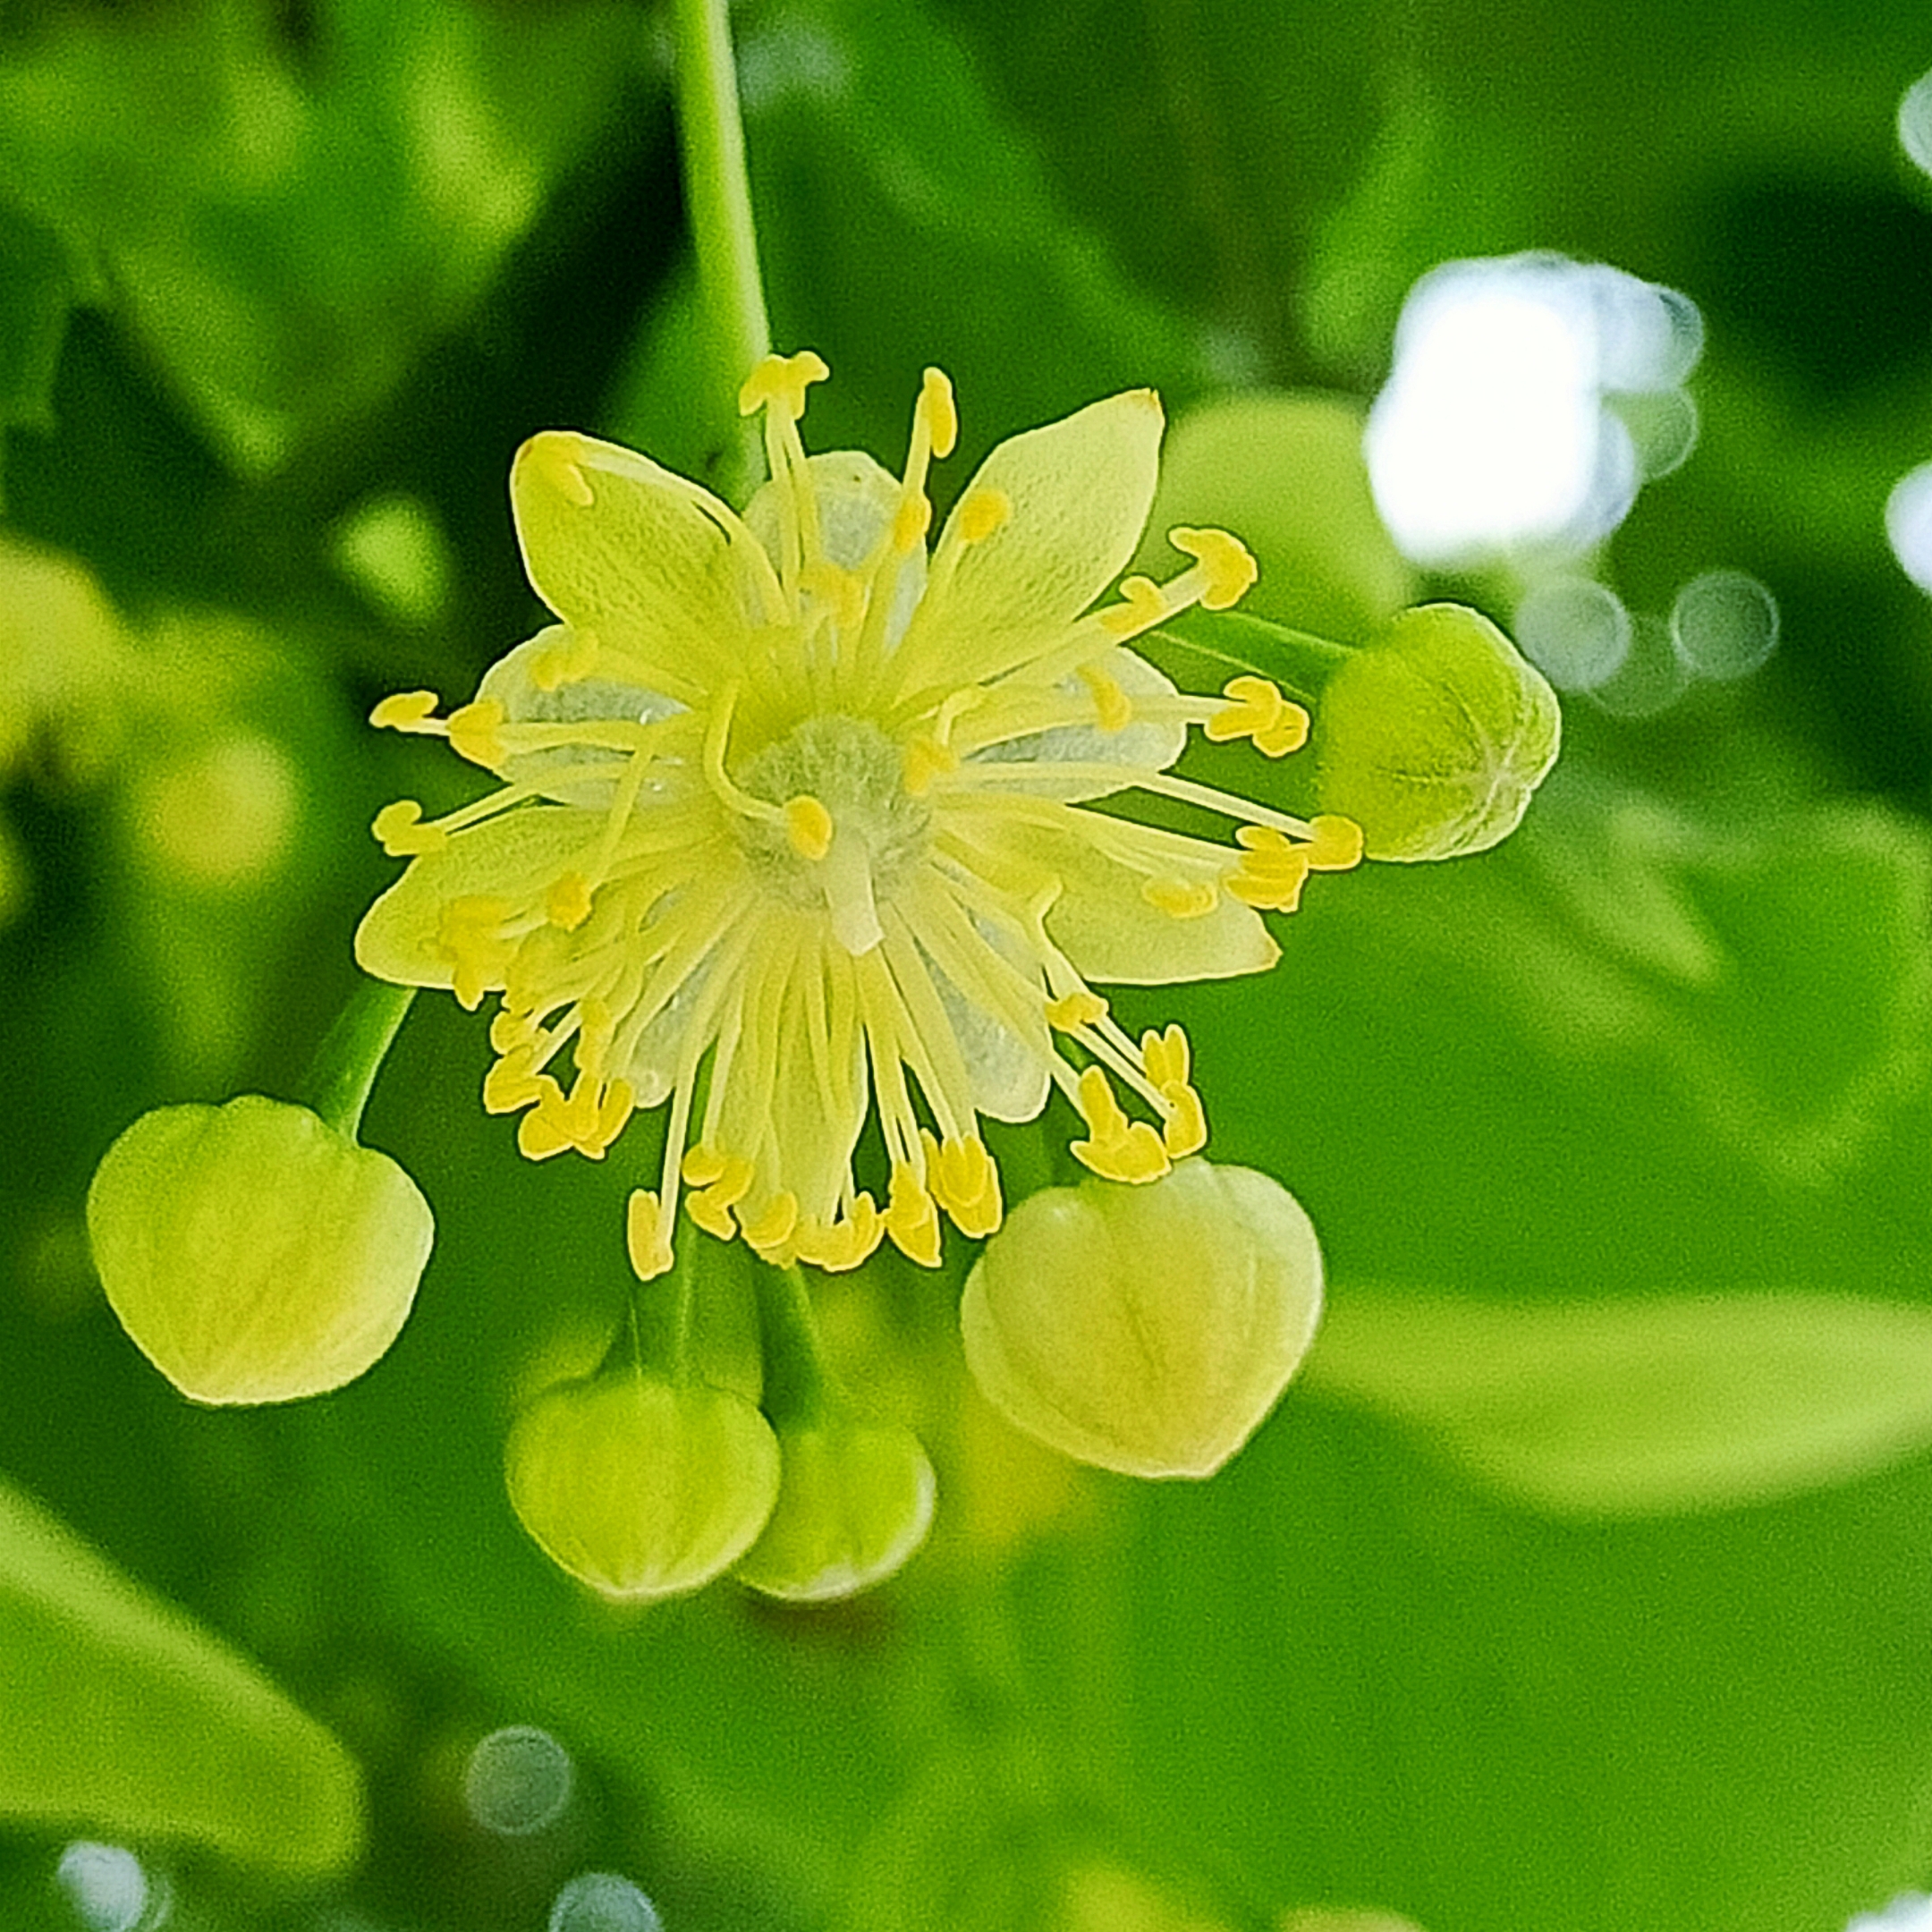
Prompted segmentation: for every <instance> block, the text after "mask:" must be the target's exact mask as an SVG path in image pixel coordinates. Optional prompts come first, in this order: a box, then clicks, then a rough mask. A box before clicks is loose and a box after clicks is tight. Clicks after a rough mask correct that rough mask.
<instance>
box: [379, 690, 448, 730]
mask: <svg viewBox="0 0 1932 1932" xmlns="http://www.w3.org/2000/svg"><path fill="white" fill-rule="evenodd" d="M437 703H438V699H437V698H436V693H435V692H434V691H394V692H392V693H391V695H390V696H388V697H387V698H385V699H383V701H382V702H381V703H380V704H379V705H377V707H376V708H375V709H374V710H373V711H371V712H370V713H369V723H370V724H373V725H375V726H376V728H377V730H378V731H410V730H411V729H413V728H414V727H415V726H416V725H419V724H422V723H423V722H424V720H425V719H427V718H428V716H429V715H430V714H431V713H432V712H433V711H434V710H435V709H436V705H437Z"/></svg>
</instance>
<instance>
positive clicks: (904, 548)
mask: <svg viewBox="0 0 1932 1932" xmlns="http://www.w3.org/2000/svg"><path fill="white" fill-rule="evenodd" d="M931 528H932V499H931V497H929V496H927V495H926V494H925V492H924V491H923V490H921V491H917V492H915V493H914V494H912V495H911V496H904V497H902V498H901V499H900V503H899V507H898V509H897V510H895V511H894V513H893V524H892V540H893V548H894V550H896V551H897V552H898V553H899V555H901V556H911V555H912V553H913V552H914V551H915V550H917V549H918V548H919V546H920V544H922V543H923V542H924V541H925V540H926V532H927V531H928V530H930V529H931Z"/></svg>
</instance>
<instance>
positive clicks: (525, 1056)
mask: <svg viewBox="0 0 1932 1932" xmlns="http://www.w3.org/2000/svg"><path fill="white" fill-rule="evenodd" d="M536 1057H537V1056H536V1054H535V1052H534V1050H533V1049H532V1048H530V1047H513V1048H512V1050H511V1051H510V1052H508V1053H506V1054H505V1055H504V1056H503V1058H502V1059H501V1060H499V1061H497V1062H496V1064H495V1065H494V1066H493V1067H491V1069H490V1070H489V1072H487V1073H486V1074H485V1075H484V1076H483V1111H484V1112H485V1113H486V1114H514V1113H515V1112H516V1111H517V1109H518V1108H519V1107H527V1106H535V1105H536V1103H537V1102H538V1101H539V1100H541V1099H542V1098H543V1091H544V1089H543V1076H542V1075H540V1074H538V1073H537V1072H535V1071H534V1066H535V1062H536ZM553 1084H554V1083H553Z"/></svg>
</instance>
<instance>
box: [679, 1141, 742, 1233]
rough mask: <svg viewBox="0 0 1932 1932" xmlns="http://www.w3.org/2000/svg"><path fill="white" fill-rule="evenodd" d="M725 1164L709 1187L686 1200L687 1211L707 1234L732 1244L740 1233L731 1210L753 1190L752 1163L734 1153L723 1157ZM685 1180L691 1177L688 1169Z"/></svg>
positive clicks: (685, 1209)
mask: <svg viewBox="0 0 1932 1932" xmlns="http://www.w3.org/2000/svg"><path fill="white" fill-rule="evenodd" d="M723 1161H724V1165H723V1166H722V1168H721V1169H720V1170H719V1172H718V1174H716V1177H715V1178H714V1179H713V1180H712V1182H710V1184H709V1185H708V1186H707V1187H705V1188H703V1189H702V1191H699V1193H696V1194H690V1195H687V1196H686V1197H685V1200H684V1211H685V1213H686V1214H688V1215H689V1216H691V1219H692V1220H693V1221H695V1222H696V1223H697V1224H698V1225H699V1227H701V1228H702V1229H703V1230H704V1231H705V1233H707V1234H715V1235H716V1236H717V1238H718V1239H719V1240H720V1241H729V1240H730V1239H731V1238H732V1236H733V1234H735V1233H737V1232H738V1224H737V1222H736V1221H735V1220H734V1219H733V1216H732V1209H733V1208H735V1207H736V1206H737V1205H738V1203H739V1202H740V1201H741V1200H742V1199H744V1198H745V1196H746V1195H747V1194H749V1193H750V1191H751V1163H750V1161H748V1160H745V1159H743V1158H741V1157H740V1156H738V1155H735V1154H727V1155H725V1156H724V1157H723ZM684 1178H685V1179H686V1180H687V1181H689V1180H691V1174H690V1173H689V1171H688V1169H687V1172H686V1174H685V1176H684ZM693 1184H694V1185H695V1184H696V1183H693Z"/></svg>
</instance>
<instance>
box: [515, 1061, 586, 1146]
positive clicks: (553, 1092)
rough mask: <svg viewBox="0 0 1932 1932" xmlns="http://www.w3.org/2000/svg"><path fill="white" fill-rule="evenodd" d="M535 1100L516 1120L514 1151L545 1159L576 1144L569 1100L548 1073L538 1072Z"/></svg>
mask: <svg viewBox="0 0 1932 1932" xmlns="http://www.w3.org/2000/svg"><path fill="white" fill-rule="evenodd" d="M537 1084H538V1089H539V1090H538V1096H537V1104H536V1106H533V1107H532V1108H531V1109H530V1112H529V1113H528V1114H525V1115H524V1116H523V1118H522V1119H521V1121H520V1122H518V1123H517V1152H518V1153H519V1154H521V1156H522V1157H524V1159H525V1160H533V1161H536V1160H548V1159H549V1158H550V1157H551V1156H552V1155H553V1154H561V1153H562V1152H563V1149H564V1148H567V1147H573V1146H574V1145H575V1144H576V1140H577V1136H576V1134H575V1132H574V1131H572V1121H571V1115H570V1103H569V1102H568V1101H567V1100H565V1099H564V1097H563V1089H562V1088H561V1087H559V1086H558V1085H557V1083H556V1082H555V1080H552V1079H551V1078H550V1076H549V1075H548V1074H547V1073H539V1074H538V1076H537Z"/></svg>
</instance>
